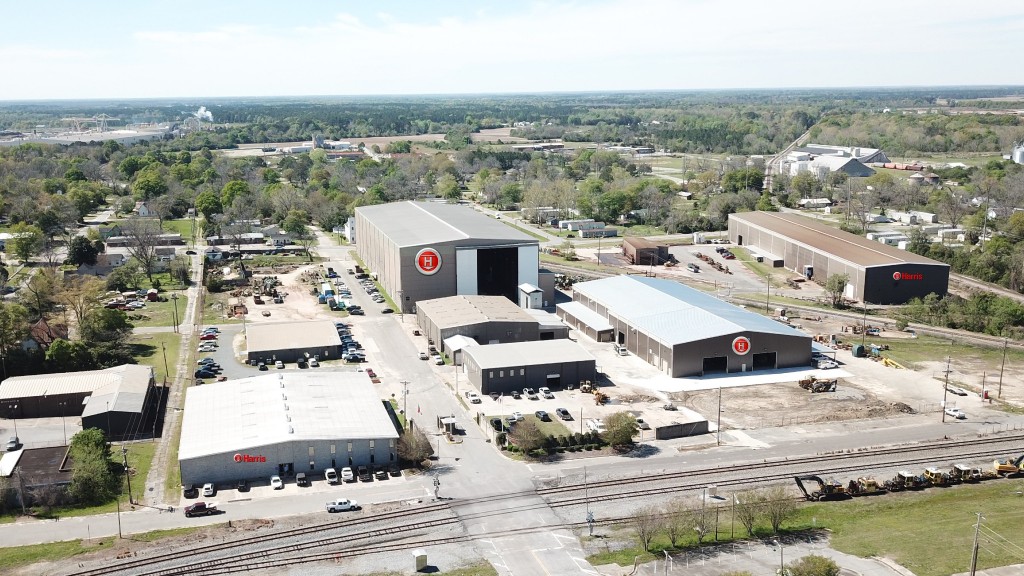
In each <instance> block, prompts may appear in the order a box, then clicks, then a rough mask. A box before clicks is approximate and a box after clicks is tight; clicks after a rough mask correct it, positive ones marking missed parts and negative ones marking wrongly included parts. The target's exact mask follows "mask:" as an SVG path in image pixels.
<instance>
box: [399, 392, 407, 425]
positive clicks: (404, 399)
mask: <svg viewBox="0 0 1024 576" xmlns="http://www.w3.org/2000/svg"><path fill="white" fill-rule="evenodd" d="M399 384H401V385H402V413H403V414H405V426H406V428H408V427H409V381H408V380H402V381H401V382H399Z"/></svg>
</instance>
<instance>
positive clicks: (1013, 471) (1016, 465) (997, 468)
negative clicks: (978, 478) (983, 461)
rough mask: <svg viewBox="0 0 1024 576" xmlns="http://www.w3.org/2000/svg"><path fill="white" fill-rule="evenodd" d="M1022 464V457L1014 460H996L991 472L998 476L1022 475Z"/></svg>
mask: <svg viewBox="0 0 1024 576" xmlns="http://www.w3.org/2000/svg"><path fill="white" fill-rule="evenodd" d="M1021 462H1024V455H1021V456H1019V457H1018V458H1017V459H1016V460H1010V459H1009V458H1007V459H1006V460H996V461H995V463H994V464H993V465H992V466H993V472H995V473H996V474H998V475H1000V476H1016V475H1017V474H1024V466H1022V465H1021Z"/></svg>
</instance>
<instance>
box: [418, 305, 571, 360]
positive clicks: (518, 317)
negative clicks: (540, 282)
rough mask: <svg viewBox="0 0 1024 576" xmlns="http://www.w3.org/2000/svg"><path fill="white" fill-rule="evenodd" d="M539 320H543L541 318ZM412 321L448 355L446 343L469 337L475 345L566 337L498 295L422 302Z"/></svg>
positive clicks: (558, 327) (561, 330)
mask: <svg viewBox="0 0 1024 576" xmlns="http://www.w3.org/2000/svg"><path fill="white" fill-rule="evenodd" d="M541 318H543V317H541ZM416 321H417V323H418V324H419V325H420V328H422V329H423V333H424V334H426V336H427V338H429V339H431V340H433V341H434V342H435V343H436V344H437V347H438V348H439V349H440V350H441V351H442V352H445V353H447V354H448V355H449V356H451V352H452V350H451V349H450V347H449V346H448V345H447V344H446V342H445V341H446V340H448V339H449V338H451V337H453V336H463V337H465V338H471V339H472V340H474V341H476V343H478V344H499V343H501V344H505V343H509V342H532V341H534V340H554V339H556V338H566V337H568V336H569V334H568V329H567V327H566V326H564V325H551V324H550V323H542V322H541V321H540V320H539V319H538V316H535V315H534V314H531V313H530V312H527V311H526V310H525V309H523V308H520V307H519V306H516V305H515V303H513V302H512V301H511V300H509V299H508V298H505V297H502V296H449V297H447V298H436V299H434V300H423V301H421V302H420V303H419V304H418V305H417V307H416Z"/></svg>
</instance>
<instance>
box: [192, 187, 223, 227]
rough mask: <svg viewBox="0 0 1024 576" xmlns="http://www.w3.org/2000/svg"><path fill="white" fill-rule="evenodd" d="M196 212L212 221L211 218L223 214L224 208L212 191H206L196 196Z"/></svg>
mask: <svg viewBox="0 0 1024 576" xmlns="http://www.w3.org/2000/svg"><path fill="white" fill-rule="evenodd" d="M196 210H198V211H199V213H200V214H202V215H203V218H206V219H207V220H213V217H214V216H216V215H217V214H220V213H221V212H223V211H224V208H223V207H222V205H221V202H220V197H219V196H217V193H216V192H214V191H213V190H206V191H205V192H201V193H200V194H199V195H198V196H196Z"/></svg>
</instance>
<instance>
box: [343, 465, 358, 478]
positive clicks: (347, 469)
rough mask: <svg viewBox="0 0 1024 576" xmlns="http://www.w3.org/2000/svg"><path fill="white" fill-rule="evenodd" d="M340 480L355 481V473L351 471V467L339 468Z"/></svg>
mask: <svg viewBox="0 0 1024 576" xmlns="http://www.w3.org/2000/svg"><path fill="white" fill-rule="evenodd" d="M341 481H342V482H355V481H356V475H355V474H353V473H352V468H350V467H348V466H345V467H344V468H342V469H341Z"/></svg>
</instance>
